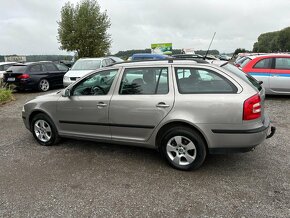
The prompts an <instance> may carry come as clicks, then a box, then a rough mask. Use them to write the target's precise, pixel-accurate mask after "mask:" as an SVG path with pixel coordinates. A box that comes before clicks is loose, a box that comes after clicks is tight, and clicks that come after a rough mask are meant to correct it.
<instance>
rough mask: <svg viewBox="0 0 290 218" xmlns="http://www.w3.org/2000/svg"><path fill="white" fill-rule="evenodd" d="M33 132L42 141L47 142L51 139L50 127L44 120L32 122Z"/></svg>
mask: <svg viewBox="0 0 290 218" xmlns="http://www.w3.org/2000/svg"><path fill="white" fill-rule="evenodd" d="M34 133H35V135H36V137H37V138H38V139H39V140H40V141H42V142H48V141H49V140H50V139H51V135H52V132H51V128H50V125H49V124H48V123H47V122H46V121H45V120H37V121H36V122H35V123H34Z"/></svg>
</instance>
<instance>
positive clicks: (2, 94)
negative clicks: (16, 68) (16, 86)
mask: <svg viewBox="0 0 290 218" xmlns="http://www.w3.org/2000/svg"><path fill="white" fill-rule="evenodd" d="M11 100H13V95H12V91H11V90H10V89H3V88H0V104H3V103H6V102H9V101H11Z"/></svg>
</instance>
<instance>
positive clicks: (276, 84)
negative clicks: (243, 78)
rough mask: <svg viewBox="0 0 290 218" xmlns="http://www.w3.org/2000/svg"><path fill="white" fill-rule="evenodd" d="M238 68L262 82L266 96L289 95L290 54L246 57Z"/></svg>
mask: <svg viewBox="0 0 290 218" xmlns="http://www.w3.org/2000/svg"><path fill="white" fill-rule="evenodd" d="M240 67H241V68H242V70H243V71H244V72H245V73H247V74H249V75H251V76H253V77H255V78H256V79H257V80H258V81H262V82H263V84H262V85H263V87H264V88H265V90H266V94H274V95H290V54H267V55H259V56H248V57H247V59H246V60H245V61H244V62H243V64H241V66H240Z"/></svg>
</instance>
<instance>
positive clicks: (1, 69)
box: [0, 62, 16, 80]
mask: <svg viewBox="0 0 290 218" xmlns="http://www.w3.org/2000/svg"><path fill="white" fill-rule="evenodd" d="M13 64H16V62H0V80H2V79H3V74H4V73H5V71H6V70H7V69H8V68H9V67H11V66H12V65H13Z"/></svg>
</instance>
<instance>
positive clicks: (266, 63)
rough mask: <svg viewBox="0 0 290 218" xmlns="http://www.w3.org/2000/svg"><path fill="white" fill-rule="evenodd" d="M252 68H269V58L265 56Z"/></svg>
mask: <svg viewBox="0 0 290 218" xmlns="http://www.w3.org/2000/svg"><path fill="white" fill-rule="evenodd" d="M254 68H259V69H270V68H271V59H270V58H265V59H263V60H260V61H258V62H257V63H256V64H255V66H254Z"/></svg>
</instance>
